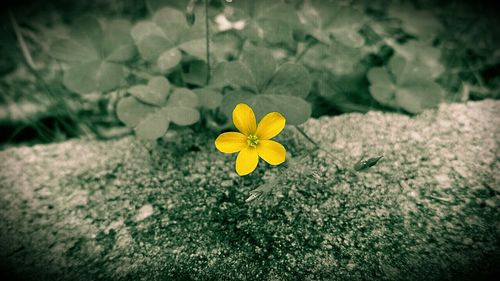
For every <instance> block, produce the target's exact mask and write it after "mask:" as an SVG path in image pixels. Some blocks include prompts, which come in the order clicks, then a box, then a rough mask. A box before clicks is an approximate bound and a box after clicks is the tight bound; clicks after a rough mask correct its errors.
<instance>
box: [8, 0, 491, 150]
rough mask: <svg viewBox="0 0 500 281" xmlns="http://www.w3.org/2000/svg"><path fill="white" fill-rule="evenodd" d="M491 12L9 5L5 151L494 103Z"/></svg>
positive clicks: (346, 5)
mask: <svg viewBox="0 0 500 281" xmlns="http://www.w3.org/2000/svg"><path fill="white" fill-rule="evenodd" d="M494 8H495V7H494V6H491V5H488V4H484V3H483V4H466V3H456V2H455V1H391V2H389V1H320V0H317V1H316V0H288V1H246V0H232V1H228V0H226V1H222V0H216V1H214V0H212V1H208V2H204V1H194V0H193V1H189V0H186V1H174V0H172V1H169V0H164V1H162V0H146V1H143V0H126V1H125V0H124V1H92V2H78V3H75V2H73V1H62V0H59V1H43V2H33V3H29V2H28V3H26V4H21V5H18V6H10V7H7V8H6V9H4V10H3V11H2V17H1V18H2V29H1V33H0V37H1V40H0V42H1V43H0V54H1V59H0V76H1V77H2V78H1V80H0V93H1V94H0V127H1V131H2V134H1V143H2V146H5V145H15V144H17V143H22V142H28V143H38V142H52V141H57V140H64V139H67V138H71V137H81V136H86V137H91V138H99V139H108V138H116V137H120V136H123V135H125V134H128V133H130V132H134V133H135V134H136V135H137V136H138V137H139V138H142V139H157V138H160V137H162V136H163V135H165V133H166V132H167V131H168V130H175V129H178V128H181V127H188V128H189V129H190V130H198V131H206V129H210V130H213V131H216V132H218V131H222V130H225V129H227V128H228V127H229V126H230V124H231V123H230V120H229V118H228V116H230V115H229V113H230V112H231V110H232V108H233V107H234V105H235V104H236V103H238V102H246V103H248V104H250V105H251V106H252V107H253V108H254V110H255V111H256V113H257V115H260V116H262V115H263V114H264V113H266V112H268V111H280V112H282V113H283V114H284V115H285V116H286V118H287V121H288V123H289V124H300V123H302V122H304V121H305V120H307V118H309V117H310V116H313V117H319V116H322V115H337V114H342V113H345V112H366V111H368V110H383V111H396V112H400V113H402V114H418V113H420V112H421V111H422V110H424V109H427V108H432V107H436V106H437V105H438V104H439V103H441V102H457V101H467V100H478V99H484V98H498V97H499V96H500V90H499V89H500V78H499V77H500V76H499V72H500V50H499V48H498V46H499V45H498V39H499V38H498V35H499V34H500V33H499V32H498V26H500V24H499V22H498V19H497V17H495V16H496V15H495V14H494V11H495V9H494ZM207 27H208V31H209V32H208V33H207ZM207 39H208V40H207ZM207 48H208V50H209V52H208V54H207ZM123 124H125V125H126V126H125V127H124V126H123Z"/></svg>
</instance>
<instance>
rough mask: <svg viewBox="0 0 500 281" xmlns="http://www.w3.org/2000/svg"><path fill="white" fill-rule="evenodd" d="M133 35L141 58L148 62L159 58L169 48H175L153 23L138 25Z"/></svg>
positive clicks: (140, 23) (133, 30)
mask: <svg viewBox="0 0 500 281" xmlns="http://www.w3.org/2000/svg"><path fill="white" fill-rule="evenodd" d="M131 35H132V38H133V39H134V42H135V44H136V45H137V49H138V50H139V53H140V55H141V57H142V58H143V59H145V60H147V61H151V60H154V59H156V58H158V56H160V55H161V54H162V53H163V52H164V51H165V50H167V49H169V47H170V48H172V47H173V43H172V42H171V41H169V40H168V39H167V38H166V37H165V34H164V33H163V31H162V30H161V28H160V27H158V26H157V25H156V24H154V23H152V22H139V23H137V24H136V25H135V26H134V27H133V28H132V31H131Z"/></svg>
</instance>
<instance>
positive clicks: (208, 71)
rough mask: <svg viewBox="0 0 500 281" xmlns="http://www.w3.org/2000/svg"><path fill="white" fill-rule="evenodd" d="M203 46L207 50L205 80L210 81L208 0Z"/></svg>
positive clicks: (206, 2)
mask: <svg viewBox="0 0 500 281" xmlns="http://www.w3.org/2000/svg"><path fill="white" fill-rule="evenodd" d="M205 47H206V51H207V81H206V84H207V85H208V82H210V27H209V25H208V0H205Z"/></svg>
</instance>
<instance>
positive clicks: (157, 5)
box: [146, 0, 190, 14]
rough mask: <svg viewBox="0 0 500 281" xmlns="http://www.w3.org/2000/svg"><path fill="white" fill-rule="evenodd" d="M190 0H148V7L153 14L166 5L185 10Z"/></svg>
mask: <svg viewBox="0 0 500 281" xmlns="http://www.w3.org/2000/svg"><path fill="white" fill-rule="evenodd" d="M189 1H190V0H146V7H147V8H148V11H149V12H150V13H151V14H154V13H155V12H156V11H158V10H160V9H162V8H165V7H173V8H177V9H179V10H185V9H186V7H187V5H188V2H189Z"/></svg>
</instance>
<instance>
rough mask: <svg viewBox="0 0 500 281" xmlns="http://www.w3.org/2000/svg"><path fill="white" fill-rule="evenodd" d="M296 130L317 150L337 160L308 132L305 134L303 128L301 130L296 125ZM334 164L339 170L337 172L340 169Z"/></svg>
mask: <svg viewBox="0 0 500 281" xmlns="http://www.w3.org/2000/svg"><path fill="white" fill-rule="evenodd" d="M294 127H295V129H297V131H298V132H299V133H300V134H301V135H302V136H303V137H304V138H306V139H307V140H308V141H309V142H311V143H312V144H313V145H314V146H315V147H316V149H319V150H322V151H323V152H325V153H326V154H327V155H328V156H329V157H330V158H331V159H332V160H334V161H335V160H336V159H335V156H334V155H333V154H332V153H330V151H328V150H326V149H323V148H322V147H321V146H320V145H319V143H317V142H316V141H315V140H313V139H312V138H311V137H310V136H309V135H308V134H307V133H306V132H304V130H302V128H300V127H299V126H297V125H294ZM333 164H334V165H335V167H336V168H337V170H338V169H339V166H338V165H337V164H336V163H335V162H333Z"/></svg>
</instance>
